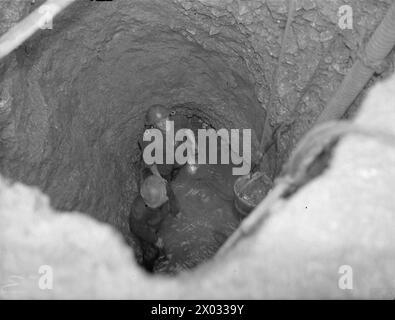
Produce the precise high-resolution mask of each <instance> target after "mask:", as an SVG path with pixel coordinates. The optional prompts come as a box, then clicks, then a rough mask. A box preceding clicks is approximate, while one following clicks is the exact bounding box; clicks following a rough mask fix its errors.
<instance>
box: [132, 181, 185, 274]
mask: <svg viewBox="0 0 395 320" xmlns="http://www.w3.org/2000/svg"><path fill="white" fill-rule="evenodd" d="M178 212H179V206H178V202H177V199H176V197H175V195H174V192H173V190H172V189H171V187H170V186H169V183H168V182H167V181H166V180H165V179H163V178H160V177H158V176H156V175H150V176H148V177H147V178H146V179H145V180H144V181H143V183H142V184H141V187H140V195H138V196H137V197H136V199H135V200H134V201H133V204H132V208H131V210H130V215H129V228H130V231H131V232H132V233H133V234H135V235H136V236H137V237H138V238H139V240H140V244H141V247H142V251H143V261H144V265H145V266H146V267H147V269H148V270H152V268H153V264H154V262H155V260H156V259H157V258H158V256H159V254H160V253H163V254H164V252H163V240H162V239H161V238H160V237H158V231H159V228H160V226H161V224H162V222H163V220H164V219H165V218H166V217H167V216H169V215H172V216H176V215H177V214H178Z"/></svg>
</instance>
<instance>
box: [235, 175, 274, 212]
mask: <svg viewBox="0 0 395 320" xmlns="http://www.w3.org/2000/svg"><path fill="white" fill-rule="evenodd" d="M259 179H263V180H264V182H265V184H267V190H268V189H269V187H270V186H271V180H270V179H269V178H268V177H267V176H266V175H265V174H264V173H262V172H255V173H254V174H253V175H252V176H251V175H246V176H242V177H240V178H238V179H237V180H236V182H235V184H234V185H233V193H234V206H235V208H236V210H237V211H238V212H239V213H240V215H241V216H243V217H245V216H247V215H248V214H249V213H250V212H251V211H252V210H254V208H255V207H256V206H257V203H252V202H251V201H249V200H248V199H245V198H243V194H242V193H241V192H242V191H243V190H244V189H245V187H246V186H247V184H248V185H249V186H250V185H251V184H256V185H257V187H258V180H259Z"/></svg>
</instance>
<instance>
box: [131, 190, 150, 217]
mask: <svg viewBox="0 0 395 320" xmlns="http://www.w3.org/2000/svg"><path fill="white" fill-rule="evenodd" d="M147 211H148V207H147V206H146V204H145V202H144V200H143V198H142V197H141V196H140V195H139V196H137V197H136V199H134V201H133V203H132V208H131V209H130V218H131V219H136V220H141V219H143V217H144V216H145V215H146V213H147Z"/></svg>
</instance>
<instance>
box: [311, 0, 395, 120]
mask: <svg viewBox="0 0 395 320" xmlns="http://www.w3.org/2000/svg"><path fill="white" fill-rule="evenodd" d="M394 46H395V1H394V2H393V3H392V5H391V7H390V9H389V11H388V13H387V14H386V16H385V17H384V20H383V21H382V22H381V24H380V25H379V26H378V27H377V29H376V31H375V32H374V34H373V35H372V37H371V39H370V40H369V42H368V44H367V45H366V48H365V52H364V59H363V60H364V61H362V60H361V59H360V60H358V61H357V62H356V63H355V64H354V65H353V67H352V68H351V70H350V72H349V73H348V74H347V76H346V77H345V78H344V80H343V82H342V84H341V86H340V88H339V89H338V91H337V92H336V94H335V96H334V97H333V98H332V99H331V100H330V101H329V103H328V104H327V105H326V107H325V108H324V110H323V111H322V112H321V114H320V116H319V117H318V119H317V121H316V124H319V123H322V122H326V121H330V120H336V119H340V118H341V117H342V116H343V115H344V113H345V112H346V111H347V109H348V108H349V106H350V105H351V104H352V102H353V101H354V100H355V99H356V97H357V96H358V95H359V94H360V92H361V91H362V90H363V88H364V87H365V86H366V84H367V83H368V81H369V80H370V79H371V77H372V76H373V74H374V73H375V70H374V68H373V67H372V66H374V65H378V64H379V63H380V62H382V61H383V60H384V59H385V58H386V57H387V56H388V55H389V53H390V52H391V50H392V49H393V47H394ZM369 65H370V66H369Z"/></svg>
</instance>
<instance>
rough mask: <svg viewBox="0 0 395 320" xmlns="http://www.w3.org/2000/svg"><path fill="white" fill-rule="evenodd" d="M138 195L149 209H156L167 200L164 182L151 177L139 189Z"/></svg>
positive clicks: (158, 178)
mask: <svg viewBox="0 0 395 320" xmlns="http://www.w3.org/2000/svg"><path fill="white" fill-rule="evenodd" d="M140 195H141V197H142V198H143V199H144V202H145V203H146V204H147V206H149V207H150V208H153V209H155V208H158V207H160V206H161V205H162V204H164V203H165V202H166V201H167V200H168V199H169V198H168V197H167V190H166V180H164V179H162V178H160V177H158V176H155V175H152V176H149V177H148V178H146V179H145V180H144V181H143V183H142V185H141V188H140Z"/></svg>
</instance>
